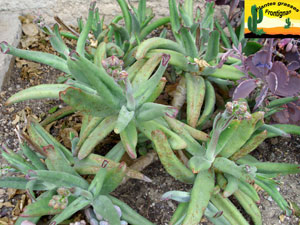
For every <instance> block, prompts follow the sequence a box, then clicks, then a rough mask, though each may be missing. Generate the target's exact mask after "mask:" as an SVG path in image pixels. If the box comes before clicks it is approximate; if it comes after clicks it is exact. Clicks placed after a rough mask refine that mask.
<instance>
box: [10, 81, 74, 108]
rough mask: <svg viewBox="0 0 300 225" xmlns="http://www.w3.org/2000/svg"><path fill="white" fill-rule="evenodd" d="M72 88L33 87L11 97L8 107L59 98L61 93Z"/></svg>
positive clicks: (45, 85)
mask: <svg viewBox="0 0 300 225" xmlns="http://www.w3.org/2000/svg"><path fill="white" fill-rule="evenodd" d="M68 87H70V86H69V85H66V84H41V85H38V86H33V87H30V88H26V89H24V90H22V91H19V92H18V93H16V94H14V95H13V96H11V97H10V98H9V99H8V100H7V101H6V103H5V104H6V105H10V104H13V103H17V102H21V101H25V100H31V99H43V98H54V99H58V98H59V92H61V91H64V90H65V89H67V88H68Z"/></svg>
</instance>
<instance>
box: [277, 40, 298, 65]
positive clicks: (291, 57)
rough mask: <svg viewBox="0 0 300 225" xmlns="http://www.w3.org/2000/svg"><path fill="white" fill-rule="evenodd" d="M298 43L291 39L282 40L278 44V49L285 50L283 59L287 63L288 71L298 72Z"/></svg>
mask: <svg viewBox="0 0 300 225" xmlns="http://www.w3.org/2000/svg"><path fill="white" fill-rule="evenodd" d="M298 43H299V41H298V40H296V39H292V38H284V39H282V40H280V41H279V42H278V47H279V48H280V49H285V53H284V59H285V60H286V61H287V68H288V69H289V70H298V69H299V68H300V54H299V50H298Z"/></svg>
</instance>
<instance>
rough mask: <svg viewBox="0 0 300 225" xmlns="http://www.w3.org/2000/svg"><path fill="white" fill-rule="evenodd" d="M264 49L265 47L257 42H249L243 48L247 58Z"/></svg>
mask: <svg viewBox="0 0 300 225" xmlns="http://www.w3.org/2000/svg"><path fill="white" fill-rule="evenodd" d="M262 47H263V46H262V45H261V44H259V43H257V42H254V41H248V42H247V44H246V46H245V47H244V48H243V53H245V55H246V56H249V55H252V54H254V53H256V52H258V51H259V50H260V49H261V48H262Z"/></svg>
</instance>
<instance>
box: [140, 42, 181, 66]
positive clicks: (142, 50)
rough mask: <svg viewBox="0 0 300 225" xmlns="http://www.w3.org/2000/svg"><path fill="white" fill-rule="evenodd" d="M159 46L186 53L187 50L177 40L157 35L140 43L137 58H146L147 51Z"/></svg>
mask: <svg viewBox="0 0 300 225" xmlns="http://www.w3.org/2000/svg"><path fill="white" fill-rule="evenodd" d="M157 48H160V49H168V50H173V51H177V52H179V53H182V54H184V53H185V50H184V49H183V48H182V47H181V46H180V45H179V44H177V43H176V42H174V41H171V40H168V39H164V38H159V37H155V38H150V39H147V40H146V41H143V42H142V43H141V44H140V45H139V47H138V49H137V52H136V59H138V60H139V59H141V58H144V57H145V55H146V54H147V52H149V51H150V50H151V49H157Z"/></svg>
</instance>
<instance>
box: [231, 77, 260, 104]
mask: <svg viewBox="0 0 300 225" xmlns="http://www.w3.org/2000/svg"><path fill="white" fill-rule="evenodd" d="M256 87H257V85H256V80H255V79H249V80H244V81H242V82H241V83H240V84H239V85H238V86H237V87H236V89H235V91H234V92H233V100H238V99H239V98H246V97H248V96H249V94H250V93H251V92H252V91H253V90H254V89H255V88H256Z"/></svg>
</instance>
